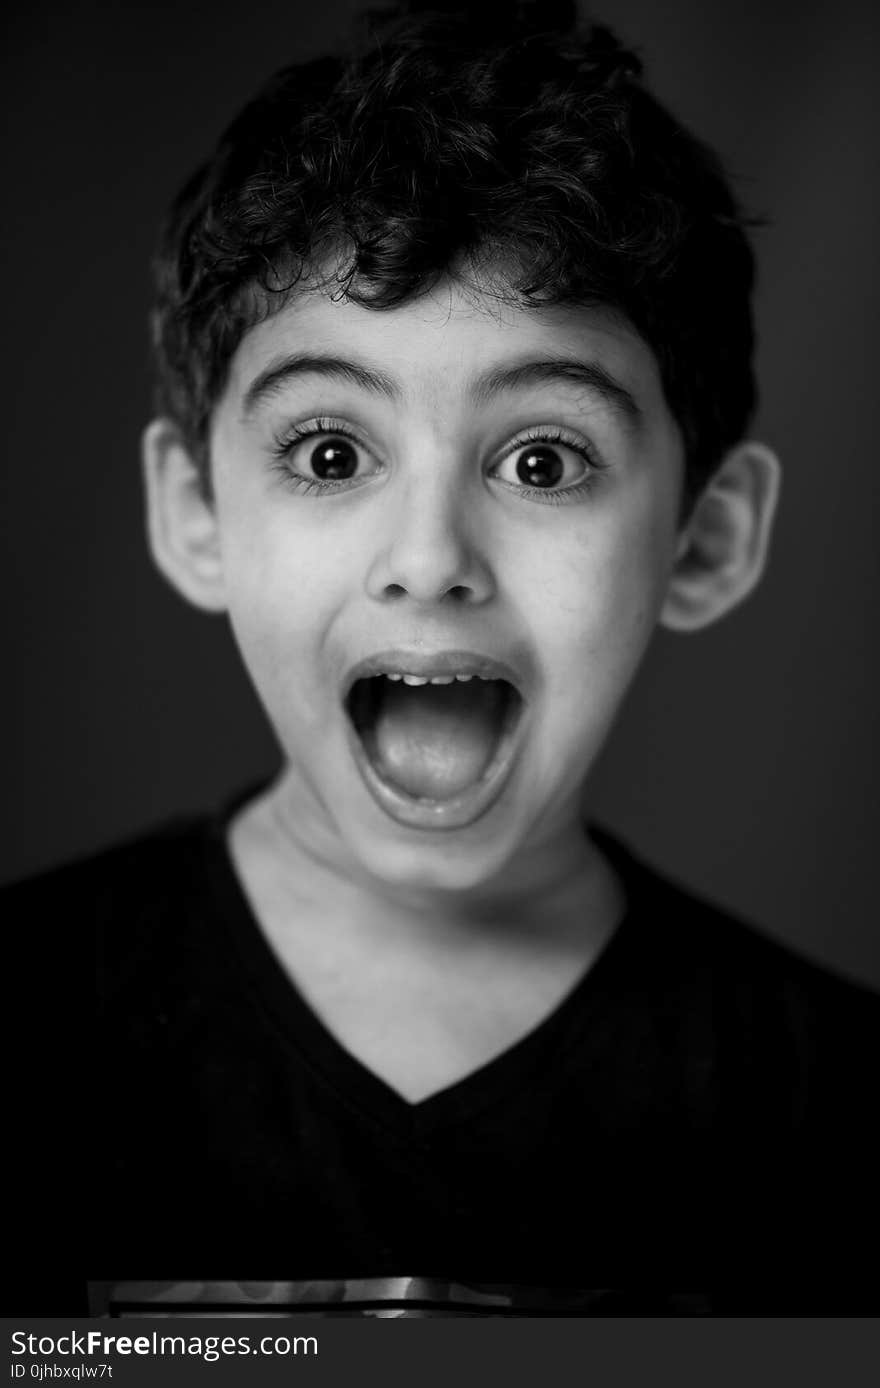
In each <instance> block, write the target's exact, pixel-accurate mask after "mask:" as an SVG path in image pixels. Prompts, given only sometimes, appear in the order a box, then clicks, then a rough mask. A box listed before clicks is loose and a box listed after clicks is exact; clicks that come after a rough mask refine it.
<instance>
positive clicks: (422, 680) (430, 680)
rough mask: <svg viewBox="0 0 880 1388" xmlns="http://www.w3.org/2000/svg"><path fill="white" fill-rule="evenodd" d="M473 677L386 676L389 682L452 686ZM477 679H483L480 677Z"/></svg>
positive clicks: (389, 674)
mask: <svg viewBox="0 0 880 1388" xmlns="http://www.w3.org/2000/svg"><path fill="white" fill-rule="evenodd" d="M473 678H474V676H473V675H431V676H430V677H429V676H428V675H392V674H391V673H390V672H389V673H388V675H386V679H389V680H403V682H404V684H452V683H453V681H454V680H462V681H464V680H472V679H473ZM477 678H482V676H478V677H477Z"/></svg>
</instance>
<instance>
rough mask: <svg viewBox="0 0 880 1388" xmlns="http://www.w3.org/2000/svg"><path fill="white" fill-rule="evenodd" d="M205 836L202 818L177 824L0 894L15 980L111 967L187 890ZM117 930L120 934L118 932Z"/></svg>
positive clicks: (194, 887)
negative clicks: (89, 966) (96, 964)
mask: <svg viewBox="0 0 880 1388" xmlns="http://www.w3.org/2000/svg"><path fill="white" fill-rule="evenodd" d="M209 834H210V821H209V820H208V819H206V818H196V817H190V818H181V819H178V820H174V821H172V822H169V823H167V824H164V825H161V826H159V827H157V828H155V829H153V830H151V831H149V832H147V833H145V834H142V835H140V836H138V837H136V838H131V839H128V840H125V841H123V842H120V843H118V844H114V845H112V846H110V847H107V848H104V849H101V850H100V851H98V852H95V853H93V854H90V855H88V856H86V857H82V858H79V859H76V860H74V861H71V862H68V863H64V864H61V865H59V866H57V867H54V868H51V869H49V870H48V871H46V872H42V873H39V874H36V875H34V876H31V877H28V878H25V879H24V880H22V881H19V882H13V883H10V884H8V885H6V886H4V887H3V888H2V889H0V920H2V940H3V949H4V953H5V956H6V959H7V961H8V962H10V963H11V964H12V966H13V967H15V966H16V964H17V965H18V969H19V972H20V973H21V974H23V975H24V974H27V973H28V972H29V971H30V969H32V968H34V967H35V968H36V969H37V972H38V973H43V974H44V973H45V971H51V974H52V975H53V976H54V977H55V978H61V977H63V970H64V968H65V966H66V964H70V965H72V966H75V967H76V969H77V970H78V971H80V972H81V970H82V968H83V965H84V964H85V963H86V961H88V964H91V962H92V960H93V959H94V951H95V950H96V949H97V954H98V961H99V965H100V964H101V963H102V962H106V963H111V964H112V962H113V959H114V956H115V955H116V954H118V952H119V950H120V949H122V948H124V949H125V951H126V952H127V953H129V954H130V953H131V952H133V951H134V952H137V950H138V948H139V945H140V944H141V943H142V942H143V937H145V936H147V935H149V934H150V933H152V932H153V931H154V930H155V929H156V928H157V926H159V927H161V922H162V921H163V920H164V919H167V918H168V916H169V907H170V906H171V904H172V903H178V904H179V903H180V902H181V901H182V900H183V899H185V898H186V897H187V896H190V895H191V894H192V893H193V891H194V890H197V883H198V879H199V876H200V873H201V865H202V862H203V856H204V849H205V844H206V841H207V839H208V837H209ZM123 927H124V928H123Z"/></svg>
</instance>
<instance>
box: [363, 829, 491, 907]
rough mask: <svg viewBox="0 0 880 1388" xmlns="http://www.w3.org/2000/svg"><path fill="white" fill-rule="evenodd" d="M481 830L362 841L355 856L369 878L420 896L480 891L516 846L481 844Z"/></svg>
mask: <svg viewBox="0 0 880 1388" xmlns="http://www.w3.org/2000/svg"><path fill="white" fill-rule="evenodd" d="M476 829H477V826H476V825H474V826H472V827H471V828H468V829H465V830H462V831H460V832H459V833H452V832H446V833H444V832H443V831H439V832H438V831H436V830H435V831H434V832H433V833H432V834H431V837H430V839H429V840H428V841H422V842H421V843H419V842H417V841H413V842H409V843H405V842H397V843H389V842H387V841H385V842H377V841H376V840H372V841H370V842H364V841H361V842H360V843H359V844H356V845H355V844H353V845H352V848H353V851H354V853H355V855H356V857H357V858H358V860H359V862H360V863H361V864H362V866H363V867H364V869H365V870H366V871H367V872H368V873H369V875H370V876H371V877H372V878H374V879H375V880H376V881H377V882H381V883H383V884H384V885H385V886H387V887H391V888H393V889H396V890H403V891H415V892H448V893H450V894H453V893H461V892H474V891H478V890H479V889H480V888H481V887H484V886H485V885H487V884H488V883H489V882H491V881H493V880H494V879H496V878H497V876H498V874H499V873H500V872H502V871H503V870H504V868H505V867H506V866H507V864H508V863H509V862H510V860H511V858H512V857H513V855H514V854H515V852H516V844H510V843H502V842H500V841H498V840H496V841H495V842H494V843H489V842H485V841H484V842H483V843H480V841H479V839H480V836H479V835H478V834H477V832H476Z"/></svg>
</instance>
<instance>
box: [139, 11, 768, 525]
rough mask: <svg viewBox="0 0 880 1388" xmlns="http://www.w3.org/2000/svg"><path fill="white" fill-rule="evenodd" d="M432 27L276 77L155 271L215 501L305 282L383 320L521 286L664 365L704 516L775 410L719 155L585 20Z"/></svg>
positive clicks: (419, 24)
mask: <svg viewBox="0 0 880 1388" xmlns="http://www.w3.org/2000/svg"><path fill="white" fill-rule="evenodd" d="M419 8H420V7H419V6H418V5H412V4H410V5H409V6H408V10H409V11H410V13H408V14H407V15H404V16H403V18H401V13H400V7H398V9H397V11H396V12H393V13H391V14H390V15H389V14H385V15H379V16H378V17H377V16H376V15H375V14H374V15H373V16H372V17H371V36H370V38H369V41H368V42H366V43H365V44H361V45H360V46H359V47H357V48H356V49H355V51H354V53H353V54H350V55H347V56H344V57H330V58H322V59H319V60H316V61H312V62H308V63H304V64H300V65H298V66H294V67H288V68H285V69H284V70H283V71H281V72H280V73H278V74H277V76H275V77H274V78H273V79H272V80H271V81H270V82H269V83H268V84H267V86H266V87H265V88H264V90H262V91H261V92H260V93H259V94H258V95H257V97H256V98H255V99H254V100H253V101H252V102H251V103H250V104H249V105H248V106H247V107H246V108H245V109H244V111H243V112H242V113H241V114H240V115H239V116H238V118H237V119H236V120H235V121H234V122H233V124H232V125H231V126H230V127H229V129H228V130H227V131H226V132H225V134H224V135H223V136H222V138H221V140H220V142H219V144H218V146H217V149H216V151H215V153H214V155H213V157H212V158H211V159H210V160H209V161H208V162H207V163H206V164H205V165H204V166H203V167H202V168H200V169H199V170H198V171H197V172H196V174H195V175H194V176H193V177H192V178H191V179H190V181H189V182H188V183H187V184H186V186H185V187H184V189H183V190H182V192H181V193H180V195H179V197H178V198H177V200H176V201H175V203H174V205H173V207H172V210H171V214H170V217H169V219H168V222H167V225H166V227H165V230H164V234H163V237H162V242H161V246H160V250H159V254H158V256H157V259H156V288H157V302H156V308H155V312H154V315H153V340H154V345H155V352H156V360H157V367H158V383H159V390H158V405H159V409H160V411H161V412H162V413H165V414H167V415H169V416H170V417H171V418H172V419H173V420H175V422H176V423H177V425H178V426H179V428H180V429H181V431H182V433H183V436H184V438H185V440H186V441H187V444H188V446H189V447H190V449H191V450H192V453H193V455H194V457H195V458H196V459H197V460H198V462H199V465H200V468H201V469H202V478H203V484H204V486H205V489H206V494H210V474H209V458H208V433H209V426H210V418H211V413H212V410H213V408H214V406H215V405H216V403H217V400H218V398H219V396H220V395H221V394H222V391H223V388H224V385H225V381H226V376H227V371H228V366H229V362H230V359H231V357H232V355H233V353H234V352H235V349H236V347H237V345H238V343H239V342H240V341H241V338H242V336H243V335H244V333H245V332H246V331H247V330H248V328H250V327H251V326H253V325H254V323H255V322H257V321H259V320H260V318H262V317H265V316H267V315H268V314H270V313H272V312H273V311H274V310H275V309H276V308H278V307H280V306H281V305H282V304H283V303H285V302H286V300H287V298H288V296H289V295H290V293H291V292H292V291H293V289H294V288H295V287H296V285H297V284H302V283H305V282H306V281H308V282H313V280H314V278H315V277H320V276H322V275H323V276H324V278H323V281H322V282H323V284H324V287H325V288H327V289H329V290H330V291H331V292H333V293H334V294H336V295H339V296H345V297H347V298H349V299H351V300H353V301H356V302H357V303H359V304H362V305H366V306H369V307H371V308H374V309H376V310H382V309H388V308H391V307H393V306H394V305H396V304H400V303H402V302H404V301H406V300H409V299H412V298H414V297H416V296H418V295H420V294H422V293H424V292H426V291H428V290H429V289H430V288H431V287H432V286H433V285H435V284H436V283H437V282H438V280H439V279H440V278H441V277H442V276H444V275H446V274H449V273H456V274H462V275H466V274H474V275H475V276H477V277H478V278H479V274H480V268H481V267H483V268H484V269H486V268H488V267H494V268H495V269H496V270H497V269H498V268H499V267H500V268H501V270H502V274H503V282H504V284H505V286H506V290H507V292H508V293H509V294H510V296H511V297H512V298H513V299H515V301H517V302H519V303H524V304H527V305H528V304H561V303H565V304H584V305H590V304H592V305H595V304H597V303H598V304H603V305H608V306H612V307H614V308H616V309H617V310H619V311H622V312H623V313H624V314H625V315H626V317H627V318H628V319H629V321H630V322H631V323H632V325H633V326H634V327H635V328H636V330H637V331H638V332H639V333H640V334H641V336H642V337H643V338H644V339H645V341H646V342H647V343H648V344H649V346H650V347H651V349H652V350H653V352H654V354H655V356H656V359H657V361H658V364H659V368H660V373H661V378H662V381H663V386H664V390H665V393H666V398H667V401H668V404H669V406H670V409H671V410H672V413H673V414H674V416H675V417H676V419H677V421H678V423H679V426H680V428H681V430H682V434H683V438H684V444H685V453H686V478H687V481H686V497H685V504H687V503H688V502H689V501H690V500H692V499H693V497H695V496H696V495H697V494H698V493H699V490H700V488H701V487H702V486H703V484H704V483H705V481H706V479H707V478H708V477H709V476H711V474H712V472H713V470H714V468H715V467H716V466H717V465H718V464H719V462H720V461H721V459H722V457H723V455H724V453H725V451H726V450H727V449H728V448H729V447H730V446H731V445H732V444H734V443H735V442H736V441H737V440H738V439H740V438H741V437H742V435H743V433H744V431H745V429H746V427H747V425H748V422H749V418H750V415H751V413H752V411H753V408H754V403H755V385H754V377H753V372H752V347H753V327H752V316H751V289H752V283H753V277H754V261H753V255H752V251H751V247H750V245H749V241H748V238H747V235H746V227H747V225H748V223H747V220H746V219H745V218H744V217H743V215H742V213H741V212H740V209H739V208H738V206H737V203H736V201H735V199H734V197H733V195H732V193H731V190H730V188H729V186H728V183H727V180H726V178H725V175H724V172H723V170H722V167H721V164H720V162H719V160H718V158H717V156H716V155H715V154H714V153H713V152H712V151H711V150H710V149H709V148H707V146H706V145H704V144H703V143H701V142H700V141H699V140H697V139H696V138H695V137H694V136H693V135H691V134H690V133H689V132H688V131H687V130H685V129H684V128H683V127H682V125H681V124H680V123H679V122H678V121H677V120H676V119H675V118H674V117H673V116H672V115H671V114H670V113H669V112H668V111H666V110H665V109H664V108H663V107H662V106H661V105H660V104H659V102H658V101H657V100H656V99H655V98H654V97H653V96H652V95H651V94H650V93H649V92H648V91H646V89H645V88H644V86H643V85H642V83H641V65H640V63H639V60H638V58H637V57H636V56H635V55H634V54H633V53H632V52H629V51H627V50H626V49H625V48H623V47H622V46H621V44H620V43H619V42H618V41H617V40H616V39H615V38H614V36H613V35H612V34H611V33H610V32H609V30H608V29H606V28H604V27H601V26H598V25H592V26H590V27H587V28H579V27H578V26H577V25H576V24H575V23H574V22H573V21H574V19H575V16H576V9H575V6H574V5H573V4H570V3H568V4H561V5H560V4H556V5H554V4H553V3H550V0H544V3H542V4H540V5H528V4H520V5H518V6H517V5H515V4H510V3H508V4H507V5H501V4H494V5H493V4H488V5H487V4H485V3H484V4H483V5H482V6H481V7H480V8H479V10H478V11H477V15H476V16H475V15H474V14H471V15H469V16H467V17H463V16H462V15H461V14H460V13H452V14H450V13H442V12H434V11H435V10H436V0H435V4H434V6H433V7H432V12H431V13H428V14H424V13H423V14H419V13H416V14H413V13H412V11H413V10H416V11H417V10H418V9H419ZM499 12H503V13H504V15H505V17H506V20H507V23H506V24H505V23H502V22H501V18H500V14H499ZM536 13H539V14H540V16H543V20H540V19H539V20H536V18H535V15H536ZM548 16H549V19H548ZM328 266H332V269H330V270H328V269H327V267H328Z"/></svg>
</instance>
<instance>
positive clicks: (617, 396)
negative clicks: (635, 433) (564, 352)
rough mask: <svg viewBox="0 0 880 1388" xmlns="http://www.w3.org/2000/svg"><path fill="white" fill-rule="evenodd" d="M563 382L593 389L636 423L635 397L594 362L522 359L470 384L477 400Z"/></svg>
mask: <svg viewBox="0 0 880 1388" xmlns="http://www.w3.org/2000/svg"><path fill="white" fill-rule="evenodd" d="M542 385H564V386H576V387H579V388H582V389H586V390H590V391H593V392H594V393H595V394H596V395H599V396H601V398H602V399H603V400H604V401H605V403H606V404H607V405H609V406H610V407H611V408H612V409H613V410H614V411H615V412H616V413H618V414H620V415H622V416H623V417H624V419H625V420H626V421H627V423H629V424H639V423H640V422H641V419H642V411H641V408H640V406H639V404H638V402H637V401H636V398H635V396H634V395H633V394H632V393H631V392H630V391H629V390H627V388H626V386H624V385H622V384H621V383H620V381H618V380H616V379H615V377H614V376H612V375H611V373H610V372H608V371H606V370H605V368H604V366H600V365H599V363H598V362H591V361H576V360H575V359H574V358H570V357H553V358H550V359H549V360H546V361H543V360H542V361H533V360H529V361H523V362H519V363H518V364H514V365H511V366H502V367H498V368H497V369H496V370H494V371H488V372H486V373H485V374H484V375H482V376H480V377H479V378H478V379H477V380H476V381H475V382H474V385H473V392H474V394H475V396H476V397H477V399H479V400H492V399H494V398H495V396H497V395H501V394H503V393H504V392H506V391H513V390H520V389H522V387H523V386H542Z"/></svg>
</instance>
